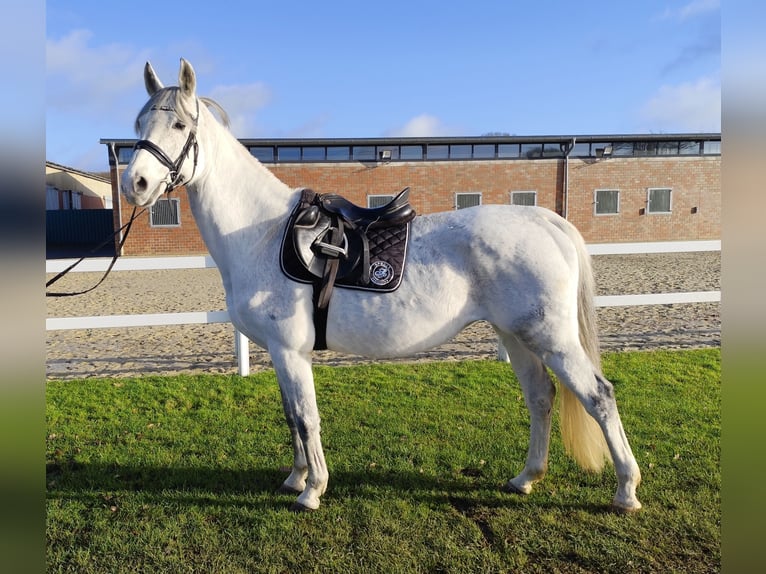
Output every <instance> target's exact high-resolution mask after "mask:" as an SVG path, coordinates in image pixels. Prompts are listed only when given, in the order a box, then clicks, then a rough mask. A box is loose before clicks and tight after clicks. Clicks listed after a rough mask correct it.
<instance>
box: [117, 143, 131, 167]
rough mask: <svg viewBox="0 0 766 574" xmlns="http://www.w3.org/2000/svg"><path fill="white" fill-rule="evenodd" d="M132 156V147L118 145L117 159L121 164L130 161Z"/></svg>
mask: <svg viewBox="0 0 766 574" xmlns="http://www.w3.org/2000/svg"><path fill="white" fill-rule="evenodd" d="M132 158H133V148H132V147H118V148H117V161H118V162H120V163H121V164H126V163H130V160H131V159H132Z"/></svg>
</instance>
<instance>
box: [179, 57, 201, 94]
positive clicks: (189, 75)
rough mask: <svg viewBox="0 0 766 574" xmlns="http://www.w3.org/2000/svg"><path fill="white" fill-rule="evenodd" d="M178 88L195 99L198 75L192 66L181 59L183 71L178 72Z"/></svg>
mask: <svg viewBox="0 0 766 574" xmlns="http://www.w3.org/2000/svg"><path fill="white" fill-rule="evenodd" d="M178 86H179V87H180V88H181V93H182V94H183V95H184V96H187V97H193V96H194V94H195V92H196V90H197V75H196V74H195V73H194V68H192V65H191V64H190V63H189V62H187V61H186V60H184V59H183V58H181V70H180V71H179V72H178Z"/></svg>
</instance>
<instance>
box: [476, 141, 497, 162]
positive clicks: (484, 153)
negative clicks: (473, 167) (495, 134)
mask: <svg viewBox="0 0 766 574" xmlns="http://www.w3.org/2000/svg"><path fill="white" fill-rule="evenodd" d="M473 157H474V159H492V158H494V157H495V144H476V145H475V146H473Z"/></svg>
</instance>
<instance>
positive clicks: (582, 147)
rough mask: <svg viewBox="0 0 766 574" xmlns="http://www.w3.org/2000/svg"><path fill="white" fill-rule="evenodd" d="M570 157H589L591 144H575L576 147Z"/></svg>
mask: <svg viewBox="0 0 766 574" xmlns="http://www.w3.org/2000/svg"><path fill="white" fill-rule="evenodd" d="M602 147H603V146H602ZM569 155H571V156H572V157H588V156H589V155H590V144H589V143H583V142H575V145H574V147H573V148H572V151H571V152H570V153H569ZM594 155H595V154H594Z"/></svg>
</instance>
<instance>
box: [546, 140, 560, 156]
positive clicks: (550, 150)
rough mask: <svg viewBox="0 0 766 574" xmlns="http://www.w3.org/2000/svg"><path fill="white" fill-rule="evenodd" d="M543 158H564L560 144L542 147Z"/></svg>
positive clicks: (548, 144)
mask: <svg viewBox="0 0 766 574" xmlns="http://www.w3.org/2000/svg"><path fill="white" fill-rule="evenodd" d="M543 157H564V152H563V150H562V149H561V144H560V143H546V144H544V145H543Z"/></svg>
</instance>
